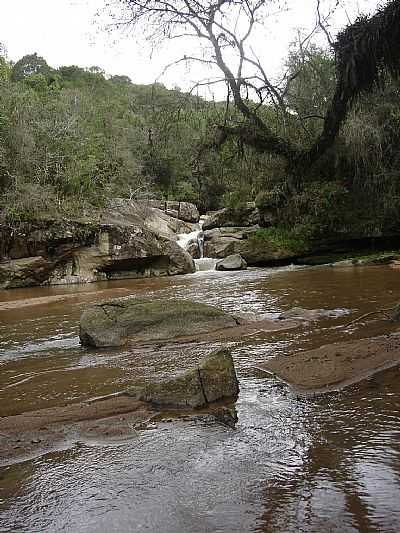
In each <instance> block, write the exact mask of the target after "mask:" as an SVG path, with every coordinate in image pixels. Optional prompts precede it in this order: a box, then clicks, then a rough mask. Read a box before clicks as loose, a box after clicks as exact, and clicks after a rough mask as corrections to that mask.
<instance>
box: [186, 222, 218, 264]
mask: <svg viewBox="0 0 400 533" xmlns="http://www.w3.org/2000/svg"><path fill="white" fill-rule="evenodd" d="M204 218H205V217H201V218H200V221H199V229H198V230H196V231H192V232H191V233H180V234H179V235H178V240H177V244H179V246H180V247H181V248H183V249H184V250H186V251H187V249H188V248H189V246H190V245H191V244H193V243H196V244H197V246H198V248H199V255H200V259H195V260H194V263H195V265H196V271H198V272H205V271H209V270H215V265H216V264H217V261H218V260H217V259H213V258H212V257H204V232H203V224H204Z"/></svg>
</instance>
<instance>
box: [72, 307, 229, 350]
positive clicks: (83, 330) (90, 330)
mask: <svg viewBox="0 0 400 533" xmlns="http://www.w3.org/2000/svg"><path fill="white" fill-rule="evenodd" d="M234 326H237V321H236V319H235V318H234V317H232V316H231V315H229V314H227V313H225V312H224V311H221V310H220V309H217V308H215V307H212V306H210V305H205V304H202V303H197V302H191V301H188V300H139V299H130V300H121V299H119V300H118V299H117V300H110V301H108V302H103V303H100V304H95V305H92V306H90V307H88V308H87V309H86V310H85V311H84V312H83V314H82V316H81V321H80V333H79V336H80V339H81V343H82V344H83V345H84V346H94V347H107V346H123V345H125V344H126V343H127V342H128V341H129V340H131V341H132V342H144V341H154V340H161V339H172V338H175V337H185V336H194V335H202V334H204V333H208V332H212V331H217V330H220V329H225V328H230V327H234Z"/></svg>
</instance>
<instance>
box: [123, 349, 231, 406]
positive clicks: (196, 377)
mask: <svg viewBox="0 0 400 533" xmlns="http://www.w3.org/2000/svg"><path fill="white" fill-rule="evenodd" d="M238 393H239V383H238V380H237V377H236V372H235V367H234V364H233V359H232V355H231V353H230V351H229V350H219V351H217V352H215V353H213V354H211V355H210V356H208V357H206V358H205V359H203V360H202V361H200V363H199V365H198V366H197V367H195V368H193V369H190V370H187V371H186V372H183V373H182V374H180V375H178V376H175V377H173V378H170V379H166V380H163V381H160V382H158V383H149V384H147V385H146V386H145V387H144V388H143V389H142V390H139V391H135V390H133V391H130V394H132V396H134V397H135V398H136V399H138V400H141V401H145V402H149V403H151V404H152V405H154V406H156V407H157V408H160V407H166V408H178V409H182V408H192V409H193V408H199V407H204V406H206V405H207V404H209V403H213V402H216V401H218V400H223V399H229V398H236V397H237V395H238Z"/></svg>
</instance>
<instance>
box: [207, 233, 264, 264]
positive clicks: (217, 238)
mask: <svg viewBox="0 0 400 533" xmlns="http://www.w3.org/2000/svg"><path fill="white" fill-rule="evenodd" d="M257 229H259V226H251V227H249V228H246V227H222V228H214V229H212V230H207V231H205V232H204V255H205V256H206V257H214V258H216V259H223V258H224V257H228V255H233V254H241V250H242V249H243V248H244V245H245V244H246V243H245V241H246V240H247V237H248V235H249V234H251V233H253V232H255V231H256V230H257Z"/></svg>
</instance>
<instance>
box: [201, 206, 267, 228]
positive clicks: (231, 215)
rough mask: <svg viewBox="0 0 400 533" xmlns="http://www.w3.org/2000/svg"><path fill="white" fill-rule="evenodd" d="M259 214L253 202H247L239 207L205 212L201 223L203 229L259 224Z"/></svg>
mask: <svg viewBox="0 0 400 533" xmlns="http://www.w3.org/2000/svg"><path fill="white" fill-rule="evenodd" d="M259 222H260V215H259V212H258V209H257V208H256V206H255V203H254V202H248V203H247V204H245V205H244V206H241V207H240V209H232V208H224V209H220V210H219V211H214V212H211V213H207V217H206V219H205V221H204V224H203V229H204V230H209V229H214V228H222V227H234V226H243V227H248V226H254V225H255V224H259Z"/></svg>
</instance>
